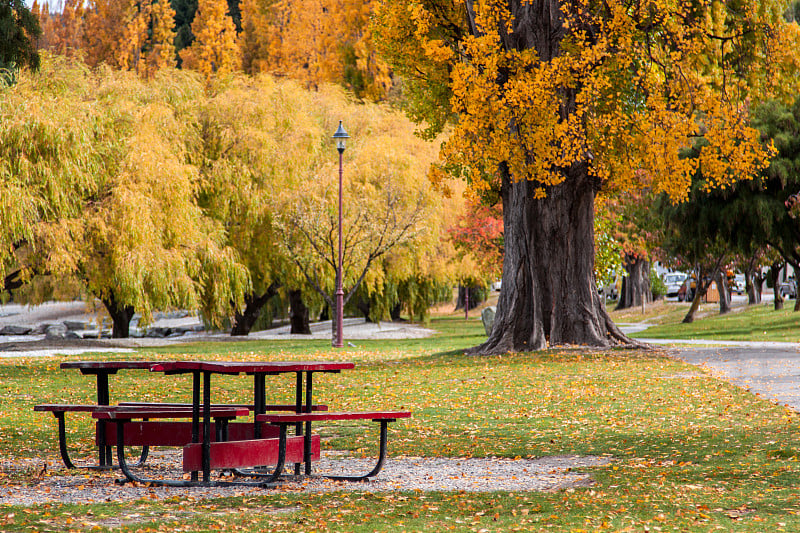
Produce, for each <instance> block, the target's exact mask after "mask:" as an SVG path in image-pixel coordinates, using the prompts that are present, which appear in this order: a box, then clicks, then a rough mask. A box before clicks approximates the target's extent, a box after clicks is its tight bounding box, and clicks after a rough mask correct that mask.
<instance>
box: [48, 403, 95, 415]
mask: <svg viewBox="0 0 800 533" xmlns="http://www.w3.org/2000/svg"><path fill="white" fill-rule="evenodd" d="M103 407H105V406H102V405H79V404H69V403H47V404H41V405H34V406H33V410H34V411H45V412H47V411H50V412H53V413H57V412H62V413H72V412H86V413H91V412H92V411H96V410H97V409H101V408H103Z"/></svg>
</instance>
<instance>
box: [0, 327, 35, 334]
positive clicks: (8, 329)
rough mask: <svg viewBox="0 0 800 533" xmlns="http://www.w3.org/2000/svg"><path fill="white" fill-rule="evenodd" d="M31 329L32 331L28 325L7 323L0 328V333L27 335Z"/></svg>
mask: <svg viewBox="0 0 800 533" xmlns="http://www.w3.org/2000/svg"><path fill="white" fill-rule="evenodd" d="M31 331H33V328H31V327H28V326H14V325H8V326H3V329H0V335H27V334H29V333H30V332H31Z"/></svg>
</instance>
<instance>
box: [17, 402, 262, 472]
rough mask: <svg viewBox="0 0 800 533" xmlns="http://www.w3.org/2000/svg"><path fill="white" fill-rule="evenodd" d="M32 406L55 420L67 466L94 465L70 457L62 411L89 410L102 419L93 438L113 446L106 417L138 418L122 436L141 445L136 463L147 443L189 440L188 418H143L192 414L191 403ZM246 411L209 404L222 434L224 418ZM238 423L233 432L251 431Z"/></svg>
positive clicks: (225, 424)
mask: <svg viewBox="0 0 800 533" xmlns="http://www.w3.org/2000/svg"><path fill="white" fill-rule="evenodd" d="M131 403H133V402H131ZM124 409H127V411H124ZM33 410H34V411H38V412H51V413H53V416H55V417H56V419H57V421H58V449H59V452H60V454H61V460H62V461H63V462H64V465H65V466H66V467H67V468H76V467H77V466H81V467H84V468H95V466H89V465H76V464H75V463H74V462H73V461H72V459H71V457H70V455H69V450H68V448H67V436H66V420H65V415H66V413H90V414H91V415H92V416H93V417H94V418H96V419H98V422H99V421H100V420H103V421H104V422H102V423H100V422H99V423H98V424H97V427H96V431H95V442H96V444H97V445H98V446H99V447H101V448H106V447H108V446H113V445H115V444H116V442H117V438H116V432H115V431H114V428H113V427H110V426H106V424H105V421H106V420H113V419H115V418H117V417H119V416H120V415H122V416H131V418H136V419H142V422H137V423H135V427H131V428H129V431H128V433H127V436H126V444H127V445H128V446H141V447H142V452H141V457H140V458H139V461H138V463H137V466H138V465H141V464H144V462H145V460H146V459H147V455H148V449H149V446H183V445H184V444H187V443H189V442H191V422H144V421H145V420H150V419H155V418H192V409H191V406H189V407H188V408H187V407H186V406H183V405H180V404H157V403H151V402H147V403H145V402H141V403H139V404H137V405H125V404H124V403H123V404H121V405H117V406H109V405H96V404H65V403H60V404H40V405H36V406H34V408H33ZM231 410H233V411H231ZM249 413H250V408H249V407H248V406H242V405H235V406H226V405H214V406H213V407H212V416H215V418H219V419H225V422H223V423H222V424H221V425H220V427H219V430H221V431H226V434H225V435H226V437H227V435H228V434H229V432H230V427H229V426H230V425H229V424H228V420H230V419H231V418H236V417H237V416H247V415H248V414H249ZM228 415H233V416H228ZM242 426H245V427H239V426H237V427H236V429H235V430H234V431H235V432H236V433H237V435H238V434H242V433H244V435H245V436H247V435H251V434H252V432H253V429H252V424H242ZM213 429H214V432H213V433H212V434H216V433H217V431H218V429H217V425H216V424H215V425H214V426H213ZM248 430H249V431H248ZM276 433H277V432H276ZM110 466H111V465H110V455H109V464H100V465H99V466H98V467H99V468H108V467H110Z"/></svg>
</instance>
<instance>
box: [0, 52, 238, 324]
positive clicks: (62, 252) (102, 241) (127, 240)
mask: <svg viewBox="0 0 800 533" xmlns="http://www.w3.org/2000/svg"><path fill="white" fill-rule="evenodd" d="M203 95H204V90H203V85H202V83H200V80H199V79H197V77H196V76H193V75H191V74H187V73H181V72H180V71H175V70H167V71H165V72H163V73H162V74H161V75H159V76H157V77H156V79H155V80H153V81H152V82H149V83H148V82H144V81H142V80H140V79H139V78H138V77H137V76H135V75H134V74H132V73H130V72H120V71H113V70H110V69H101V70H100V71H99V72H97V73H93V72H91V71H89V69H87V68H86V67H85V66H83V65H80V64H78V65H74V64H69V63H67V62H66V61H65V60H64V59H60V60H53V61H51V62H48V63H45V64H44V65H43V67H42V70H41V72H40V73H38V74H35V75H34V74H26V75H25V76H23V77H22V78H21V79H20V82H19V83H18V84H17V85H15V86H14V87H12V88H9V89H6V90H5V91H4V93H3V98H2V99H0V154H2V157H0V191H2V200H0V201H2V202H3V203H4V205H3V207H4V209H3V212H2V214H0V221H2V226H0V227H1V228H2V231H0V244H2V248H0V264H1V265H2V266H3V267H4V268H5V271H6V272H9V273H13V272H19V273H20V274H19V275H18V276H17V277H21V278H30V277H32V276H34V275H40V274H54V275H59V276H65V277H72V278H73V279H76V280H78V281H79V282H80V283H81V284H82V286H83V288H84V290H85V291H86V293H88V294H90V295H92V296H94V297H96V298H98V299H99V300H100V301H101V302H103V304H105V306H106V308H107V310H108V313H109V315H110V316H111V318H112V320H113V322H114V331H113V334H114V336H127V333H128V326H129V323H130V319H131V318H132V316H133V314H134V313H139V314H141V316H142V320H143V322H146V321H147V320H148V319H149V318H150V316H151V313H152V312H153V311H154V310H156V309H169V308H173V307H178V308H188V309H199V310H201V312H202V313H203V317H204V318H205V319H206V320H208V321H209V322H212V323H216V324H217V325H220V324H221V323H222V321H223V320H224V319H225V318H227V317H228V316H229V313H230V310H231V304H232V302H233V303H234V305H235V306H239V305H241V304H242V300H243V294H244V292H245V291H246V289H247V288H248V285H249V278H248V277H247V273H246V271H244V269H243V268H242V266H241V265H240V264H239V263H238V261H237V256H236V254H235V252H234V251H233V250H232V249H231V248H230V247H228V246H226V243H225V240H224V228H223V227H221V226H220V225H219V224H218V223H217V222H216V221H214V220H213V219H211V218H209V217H207V216H206V215H205V213H204V212H203V211H202V209H201V208H200V206H199V205H198V203H197V195H198V191H199V178H200V176H199V173H198V172H197V168H196V167H194V166H193V165H191V164H189V163H188V161H187V160H188V157H187V153H186V150H187V147H189V146H193V145H196V144H197V142H198V139H196V138H195V135H197V133H198V131H199V129H198V128H196V127H195V115H194V110H195V103H196V101H197V100H198V99H200V98H202V97H203ZM6 277H7V276H6ZM17 277H12V278H10V279H11V281H14V280H16V279H17Z"/></svg>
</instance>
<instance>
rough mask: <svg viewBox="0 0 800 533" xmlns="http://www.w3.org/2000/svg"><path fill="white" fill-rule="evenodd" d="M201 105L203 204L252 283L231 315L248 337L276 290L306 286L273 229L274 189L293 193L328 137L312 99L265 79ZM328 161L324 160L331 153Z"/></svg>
mask: <svg viewBox="0 0 800 533" xmlns="http://www.w3.org/2000/svg"><path fill="white" fill-rule="evenodd" d="M213 92H215V93H216V94H215V95H214V96H213V97H211V98H209V99H208V100H207V101H205V102H204V104H203V105H202V106H201V110H200V132H201V142H200V143H199V144H198V147H199V149H200V151H199V153H198V154H196V155H195V156H194V157H195V158H196V160H197V163H198V164H199V167H200V170H201V174H202V177H203V183H204V187H203V194H202V203H201V205H202V207H203V208H204V209H206V211H207V213H208V214H209V215H210V216H211V217H213V218H214V219H215V220H218V221H219V222H220V223H221V224H222V225H223V227H225V228H226V235H227V243H228V245H229V246H231V247H232V248H233V249H235V250H237V253H238V256H239V257H240V261H241V262H242V264H243V265H245V266H246V267H247V269H248V271H249V275H250V278H251V280H252V284H251V287H250V290H249V291H248V292H247V294H246V295H245V306H244V307H243V308H241V309H237V310H234V313H233V327H232V331H231V333H232V334H233V335H247V334H248V333H249V332H250V330H251V328H252V327H253V325H254V324H255V323H256V321H257V320H258V318H259V316H260V314H261V311H262V309H263V307H264V306H265V305H266V304H267V302H268V301H269V300H270V299H272V298H273V297H274V296H276V295H277V294H278V290H279V289H284V288H285V289H289V290H294V289H298V288H299V287H301V286H302V285H304V284H305V281H304V280H298V279H297V278H298V274H297V273H296V272H295V270H294V269H293V267H292V264H291V262H290V261H289V259H288V258H287V257H286V255H285V254H283V252H282V249H281V247H280V245H279V241H280V239H279V236H278V234H277V233H276V231H275V225H274V214H275V211H276V205H275V199H276V198H277V197H278V196H280V195H279V193H278V191H282V190H286V189H287V188H291V189H294V188H297V187H299V186H298V185H297V181H298V180H300V179H301V176H305V175H307V174H308V173H309V169H310V168H313V167H314V165H316V164H318V163H319V161H320V159H321V158H322V155H321V154H320V152H321V150H322V149H323V148H328V150H327V151H330V148H329V147H328V146H327V144H328V142H327V141H328V139H327V137H328V136H329V135H330V133H329V132H327V131H325V130H324V129H323V128H322V125H321V124H320V123H319V122H318V121H316V120H315V117H314V108H315V105H314V96H313V95H312V94H311V93H310V92H309V91H306V90H304V89H302V88H301V87H300V85H299V84H297V83H294V82H289V81H276V80H274V79H273V78H271V77H269V76H258V77H255V78H252V77H243V76H239V77H235V78H233V79H232V80H229V81H226V82H224V83H221V84H220V88H219V89H218V90H215V91H213ZM326 155H328V159H330V154H326Z"/></svg>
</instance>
